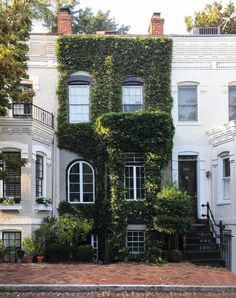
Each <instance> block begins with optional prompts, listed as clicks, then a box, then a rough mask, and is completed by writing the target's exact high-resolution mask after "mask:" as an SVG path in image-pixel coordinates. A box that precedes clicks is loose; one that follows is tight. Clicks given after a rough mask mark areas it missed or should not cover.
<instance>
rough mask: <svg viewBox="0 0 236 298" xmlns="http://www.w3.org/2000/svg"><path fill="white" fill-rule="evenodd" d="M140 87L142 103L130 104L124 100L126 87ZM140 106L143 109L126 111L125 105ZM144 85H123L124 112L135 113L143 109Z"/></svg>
mask: <svg viewBox="0 0 236 298" xmlns="http://www.w3.org/2000/svg"><path fill="white" fill-rule="evenodd" d="M131 88H134V89H140V103H137V104H128V103H125V102H124V97H125V89H131ZM136 105H137V106H140V107H141V109H139V110H136V111H125V106H136ZM143 108H144V107H143V85H125V86H122V111H123V112H131V113H135V112H142V111H143Z"/></svg>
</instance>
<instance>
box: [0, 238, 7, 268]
mask: <svg viewBox="0 0 236 298" xmlns="http://www.w3.org/2000/svg"><path fill="white" fill-rule="evenodd" d="M5 253H6V246H5V244H4V242H3V241H2V240H0V263H1V262H2V261H3V257H4V255H5Z"/></svg>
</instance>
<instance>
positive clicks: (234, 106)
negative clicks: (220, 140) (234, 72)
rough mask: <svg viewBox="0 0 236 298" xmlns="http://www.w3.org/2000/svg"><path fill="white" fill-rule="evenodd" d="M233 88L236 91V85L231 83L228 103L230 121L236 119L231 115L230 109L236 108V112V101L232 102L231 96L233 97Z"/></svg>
mask: <svg viewBox="0 0 236 298" xmlns="http://www.w3.org/2000/svg"><path fill="white" fill-rule="evenodd" d="M231 90H234V92H235V93H236V85H232V86H231V85H230V86H229V87H228V104H229V107H228V108H229V117H228V118H229V121H232V120H236V118H235V119H234V118H233V117H230V114H231V113H230V111H231V109H233V108H234V109H235V113H236V101H235V103H233V104H232V103H231V104H230V98H231Z"/></svg>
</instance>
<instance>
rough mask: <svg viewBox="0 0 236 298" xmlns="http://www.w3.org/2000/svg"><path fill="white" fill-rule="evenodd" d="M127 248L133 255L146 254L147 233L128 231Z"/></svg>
mask: <svg viewBox="0 0 236 298" xmlns="http://www.w3.org/2000/svg"><path fill="white" fill-rule="evenodd" d="M126 247H127V248H128V250H129V252H130V253H132V254H140V253H143V252H145V231H127V236H126Z"/></svg>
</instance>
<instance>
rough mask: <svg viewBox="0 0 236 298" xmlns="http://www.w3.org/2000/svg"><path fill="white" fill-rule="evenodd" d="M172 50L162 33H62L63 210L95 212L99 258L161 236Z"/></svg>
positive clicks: (168, 145) (139, 249)
mask: <svg viewBox="0 0 236 298" xmlns="http://www.w3.org/2000/svg"><path fill="white" fill-rule="evenodd" d="M171 56H172V40H171V39H169V38H165V37H132V36H128V37H119V36H62V37H60V38H59V39H58V41H57V57H58V63H59V73H60V79H59V86H58V100H59V110H58V146H59V148H60V149H61V150H60V156H59V157H60V159H59V163H60V182H61V183H60V194H61V195H62V196H64V197H61V201H63V203H61V204H60V206H59V213H60V214H65V213H75V212H79V213H80V215H81V216H83V217H85V218H88V219H92V220H93V231H92V233H93V234H92V235H93V240H94V239H95V242H96V245H97V244H98V253H99V258H100V259H104V258H105V259H106V258H108V257H109V259H115V258H116V256H117V254H118V251H119V250H120V249H122V247H124V246H126V247H127V248H128V249H129V251H130V252H131V253H134V254H136V253H140V252H144V251H145V249H146V248H147V245H148V243H152V242H153V241H155V240H156V239H155V236H154V234H153V233H152V230H153V225H154V222H153V220H154V217H155V210H154V208H153V205H154V202H155V199H156V195H157V193H158V192H159V191H160V186H161V180H162V178H161V177H162V170H163V169H164V168H165V167H166V165H167V163H168V161H169V160H170V156H171V149H172V140H173V134H174V127H173V123H172V117H171V108H172V98H171V92H170V71H171ZM94 237H95V238H94Z"/></svg>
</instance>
